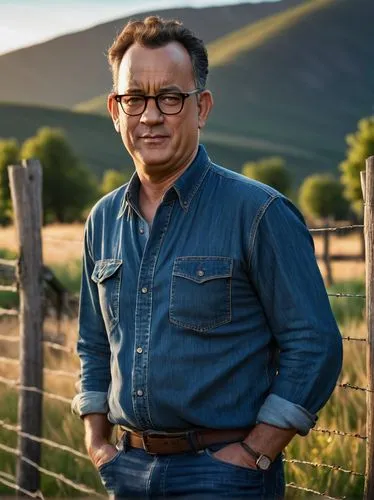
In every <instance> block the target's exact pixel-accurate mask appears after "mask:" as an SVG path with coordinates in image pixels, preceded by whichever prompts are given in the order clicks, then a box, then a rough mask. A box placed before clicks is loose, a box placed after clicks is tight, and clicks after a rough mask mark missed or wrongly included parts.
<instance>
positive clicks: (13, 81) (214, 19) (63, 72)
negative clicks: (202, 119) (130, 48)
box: [0, 0, 302, 108]
mask: <svg viewBox="0 0 374 500" xmlns="http://www.w3.org/2000/svg"><path fill="white" fill-rule="evenodd" d="M301 1H302V0H283V1H282V2H266V3H259V4H251V3H243V4H239V5H231V6H220V7H207V8H181V9H176V8H175V9H167V10H165V9H161V10H157V12H155V11H151V12H142V13H141V14H140V16H141V17H143V16H145V15H149V14H155V13H156V14H159V15H160V16H162V17H164V18H177V19H180V20H181V21H183V22H184V23H185V24H186V26H188V27H189V28H191V29H192V30H194V31H195V33H196V34H197V35H198V36H200V37H202V38H203V39H204V41H205V42H206V43H209V42H211V41H212V40H215V39H217V38H219V37H221V36H223V35H225V34H228V33H231V32H233V31H236V30H237V29H239V28H241V27H242V26H245V25H247V24H248V23H252V22H256V21H258V20H259V19H263V18H266V17H268V16H270V15H272V14H274V13H276V12H280V11H283V10H284V9H285V8H287V7H288V6H289V5H293V4H295V3H296V4H297V3H300V2H301ZM139 8H141V6H140V7H139ZM131 17H136V16H131ZM129 19H130V17H126V18H122V19H117V20H115V21H112V22H108V23H104V24H100V25H98V26H95V27H93V28H90V29H87V30H84V31H80V32H77V33H72V34H69V35H65V36H61V37H58V38H55V39H53V40H50V41H48V42H45V43H41V44H38V45H34V46H32V47H28V48H25V49H21V50H17V51H14V52H10V53H8V54H4V55H2V56H0V75H1V79H0V102H2V101H3V102H17V103H20V104H38V105H43V106H59V107H66V108H72V107H73V106H75V105H77V104H79V103H81V102H85V101H87V100H90V99H93V98H94V97H96V96H98V95H101V94H103V93H105V92H106V91H108V90H109V89H110V88H111V78H110V74H109V71H108V63H107V60H106V56H105V51H106V50H107V48H108V47H109V46H110V45H111V43H112V41H113V39H114V37H115V35H116V33H117V32H118V31H119V30H120V29H121V28H122V27H123V25H124V24H125V23H126V22H127V21H128V20H129Z"/></svg>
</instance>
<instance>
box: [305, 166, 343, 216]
mask: <svg viewBox="0 0 374 500" xmlns="http://www.w3.org/2000/svg"><path fill="white" fill-rule="evenodd" d="M299 203H300V208H301V210H302V211H303V213H304V214H305V215H306V216H307V217H310V218H312V219H326V218H332V219H335V220H339V219H340V220H341V219H345V218H346V217H347V216H348V211H349V205H348V202H347V201H346V200H345V198H344V196H343V186H342V185H341V184H340V182H339V181H337V180H336V179H334V177H333V176H332V175H330V174H315V175H311V176H309V177H307V178H306V179H305V181H304V182H303V184H302V185H301V187H300V192H299Z"/></svg>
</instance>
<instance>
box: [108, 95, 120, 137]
mask: <svg viewBox="0 0 374 500" xmlns="http://www.w3.org/2000/svg"><path fill="white" fill-rule="evenodd" d="M115 95H116V94H115V93H114V92H111V93H110V94H109V95H108V98H107V103H106V105H107V109H108V112H109V114H110V116H111V118H112V121H113V125H114V128H115V130H116V132H117V133H119V131H120V126H119V113H118V102H117V101H116V100H115V99H114V96H115Z"/></svg>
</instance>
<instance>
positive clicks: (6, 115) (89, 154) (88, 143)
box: [0, 103, 316, 177]
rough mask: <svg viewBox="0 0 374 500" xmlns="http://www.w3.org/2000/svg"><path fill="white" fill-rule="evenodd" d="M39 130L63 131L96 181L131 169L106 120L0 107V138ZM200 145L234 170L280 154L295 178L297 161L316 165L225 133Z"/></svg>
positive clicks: (278, 147) (295, 152)
mask: <svg viewBox="0 0 374 500" xmlns="http://www.w3.org/2000/svg"><path fill="white" fill-rule="evenodd" d="M42 126H50V127H60V128H63V129H64V130H65V132H66V135H67V137H68V139H69V142H70V143H71V145H72V147H73V149H74V151H75V153H76V154H77V155H78V156H79V157H80V158H81V159H82V161H84V163H86V164H87V165H88V166H89V167H90V168H91V169H92V171H93V172H94V173H95V174H96V175H97V176H99V177H100V176H101V175H102V173H103V172H104V171H105V170H107V169H109V168H115V169H118V170H121V169H125V170H132V168H133V167H132V160H131V158H130V157H129V156H128V154H127V152H126V151H125V149H124V147H123V145H122V143H121V140H120V138H119V136H118V135H117V134H116V133H115V132H114V129H113V127H112V122H111V120H110V119H109V118H106V117H103V116H99V115H92V114H86V113H76V112H73V111H65V110H60V109H52V108H43V107H38V106H26V105H23V106H18V105H14V104H8V103H0V138H2V137H17V138H18V140H19V141H20V142H21V141H24V140H25V139H26V138H28V137H30V136H32V135H34V134H35V132H36V131H37V129H38V128H39V127H42ZM202 142H203V143H204V144H205V145H206V146H207V148H208V151H209V154H210V155H211V157H212V158H213V159H214V160H215V161H216V162H218V163H222V164H224V165H225V166H227V167H230V168H232V169H233V170H240V169H241V166H242V165H243V163H244V162H245V161H247V160H250V159H255V158H257V157H258V156H266V155H273V154H282V156H284V157H285V158H286V160H287V161H288V163H289V165H290V167H291V169H293V171H294V173H295V175H296V176H297V167H298V165H299V163H300V161H302V162H303V163H305V165H307V168H309V169H313V168H314V165H315V163H316V162H315V159H314V158H312V157H310V156H309V154H308V153H306V152H305V151H302V150H299V149H297V148H295V147H289V146H287V145H282V144H275V143H273V142H271V141H264V140H259V139H252V138H250V137H240V136H237V137H232V136H231V135H229V134H225V133H220V134H217V133H210V132H209V131H207V132H204V133H203V135H202Z"/></svg>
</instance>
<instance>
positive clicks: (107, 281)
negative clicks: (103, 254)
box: [91, 259, 122, 333]
mask: <svg viewBox="0 0 374 500" xmlns="http://www.w3.org/2000/svg"><path fill="white" fill-rule="evenodd" d="M121 266H122V260H118V259H103V260H98V261H96V262H95V267H94V270H93V272H92V275H91V279H92V280H93V281H94V282H95V283H96V284H97V288H98V293H99V300H100V308H101V313H102V315H103V318H104V323H105V327H106V330H107V332H108V333H109V332H111V331H112V330H113V328H114V327H115V326H116V325H117V323H118V321H119V297H120V288H121V269H120V268H121Z"/></svg>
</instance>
